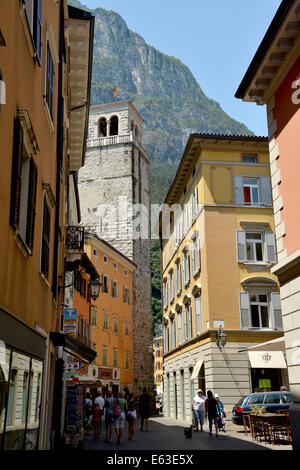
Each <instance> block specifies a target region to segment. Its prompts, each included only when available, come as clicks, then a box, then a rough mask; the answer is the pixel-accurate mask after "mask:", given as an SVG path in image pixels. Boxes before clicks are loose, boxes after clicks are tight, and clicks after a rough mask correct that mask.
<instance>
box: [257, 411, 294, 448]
mask: <svg viewBox="0 0 300 470" xmlns="http://www.w3.org/2000/svg"><path fill="white" fill-rule="evenodd" d="M254 414H255V413H254ZM255 419H257V420H258V421H260V422H261V423H262V424H263V426H264V430H265V440H267V437H269V438H270V440H271V442H272V444H274V441H275V438H274V429H276V428H274V426H275V425H276V424H278V425H279V426H281V429H284V428H285V429H286V436H287V438H288V441H289V442H290V440H291V437H290V430H289V416H288V415H287V414H286V413H262V414H255ZM249 421H250V417H249Z"/></svg>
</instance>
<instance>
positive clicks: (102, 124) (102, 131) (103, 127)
mask: <svg viewBox="0 0 300 470" xmlns="http://www.w3.org/2000/svg"><path fill="white" fill-rule="evenodd" d="M98 129H99V137H106V136H107V121H106V119H105V117H103V118H100V119H99V127H98Z"/></svg>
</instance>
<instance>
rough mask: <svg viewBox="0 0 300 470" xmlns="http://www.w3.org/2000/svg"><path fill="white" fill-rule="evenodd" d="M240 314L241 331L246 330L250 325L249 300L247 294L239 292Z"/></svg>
mask: <svg viewBox="0 0 300 470" xmlns="http://www.w3.org/2000/svg"><path fill="white" fill-rule="evenodd" d="M239 298H240V314H241V326H242V330H247V329H248V328H249V327H250V326H251V325H250V300H249V293H248V292H239Z"/></svg>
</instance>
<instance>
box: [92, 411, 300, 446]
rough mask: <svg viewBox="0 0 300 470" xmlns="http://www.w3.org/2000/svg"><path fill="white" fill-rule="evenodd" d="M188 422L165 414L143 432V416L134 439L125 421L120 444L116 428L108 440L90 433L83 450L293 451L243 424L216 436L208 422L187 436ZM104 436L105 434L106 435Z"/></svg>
mask: <svg viewBox="0 0 300 470" xmlns="http://www.w3.org/2000/svg"><path fill="white" fill-rule="evenodd" d="M185 426H186V424H184V423H182V422H178V421H176V420H174V419H170V418H166V417H163V416H159V417H158V416H155V417H152V418H150V424H149V432H145V431H143V432H141V431H140V419H138V420H137V423H136V431H135V435H134V440H133V441H129V440H128V425H127V422H126V423H125V427H124V431H123V436H122V440H121V444H117V443H116V434H115V432H114V431H113V435H112V441H111V442H104V437H105V434H104V433H103V432H102V438H101V439H100V440H99V441H96V440H95V439H94V435H93V433H92V432H91V431H90V435H89V436H86V438H85V441H84V443H83V449H84V450H89V451H93V450H96V451H99V450H105V451H110V450H111V451H114V450H118V451H130V450H132V451H137V450H178V449H180V450H291V449H292V446H290V445H275V446H272V445H269V444H263V443H262V444H259V443H257V442H253V441H252V438H251V434H250V433H249V434H248V435H247V436H246V435H245V434H244V431H243V427H242V426H235V425H233V424H228V425H227V429H226V433H224V432H221V433H219V437H218V438H217V439H216V437H215V434H214V432H213V436H212V438H211V437H210V435H209V432H208V423H207V422H205V424H204V431H203V432H193V437H192V439H186V438H185V437H184V432H183V429H184V427H185ZM103 436H104V437H103Z"/></svg>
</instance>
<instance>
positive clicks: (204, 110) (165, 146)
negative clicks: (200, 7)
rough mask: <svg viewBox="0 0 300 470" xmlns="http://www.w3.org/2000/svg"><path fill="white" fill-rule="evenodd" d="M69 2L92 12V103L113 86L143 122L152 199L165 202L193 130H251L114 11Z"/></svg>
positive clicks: (103, 99)
mask: <svg viewBox="0 0 300 470" xmlns="http://www.w3.org/2000/svg"><path fill="white" fill-rule="evenodd" d="M100 3H101V0H99V4H100ZM69 4H70V5H73V6H77V7H79V8H85V9H87V10H89V11H91V12H92V14H93V15H94V16H95V36H94V61H93V77H92V96H91V104H101V103H110V102H112V101H113V94H112V89H113V88H115V87H116V88H119V89H120V92H119V95H118V96H119V100H120V101H122V100H131V101H132V102H133V104H134V106H135V107H136V109H137V110H138V111H139V113H140V114H141V116H142V117H143V119H144V121H145V127H144V133H143V141H144V145H145V147H146V149H147V151H148V153H149V154H150V156H151V202H155V203H161V202H162V201H163V198H164V196H165V194H166V192H167V189H168V187H169V185H170V183H171V181H172V179H173V176H174V174H175V171H176V168H177V165H178V162H179V160H180V158H181V155H182V151H183V149H184V146H185V144H186V142H187V139H188V136H189V134H190V133H191V132H214V133H228V134H252V133H251V132H250V131H249V129H247V127H246V126H245V125H244V124H242V123H240V122H237V121H235V120H234V119H232V118H231V117H230V116H228V115H227V114H226V113H225V112H224V111H223V110H222V108H221V107H220V105H219V103H217V102H216V101H214V100H212V99H209V98H208V97H207V96H205V94H204V93H203V91H202V90H201V87H200V86H199V84H198V83H197V81H196V80H195V78H194V76H193V74H192V73H191V72H190V70H189V69H188V67H186V66H185V65H184V64H183V63H182V62H181V61H180V60H178V59H176V58H174V57H170V56H167V55H166V54H163V53H162V52H160V51H158V50H157V49H155V48H154V47H152V46H150V45H149V44H147V43H146V42H145V40H144V39H143V38H142V37H141V36H140V35H139V34H136V33H134V32H132V31H131V30H130V29H129V28H128V27H127V25H126V22H125V21H124V19H123V18H122V17H121V16H120V15H119V14H118V13H115V12H113V11H107V10H105V9H103V8H96V9H94V10H90V9H88V8H87V7H85V6H84V5H82V4H81V3H80V2H79V1H78V0H69Z"/></svg>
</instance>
